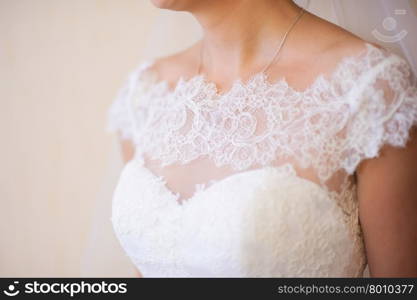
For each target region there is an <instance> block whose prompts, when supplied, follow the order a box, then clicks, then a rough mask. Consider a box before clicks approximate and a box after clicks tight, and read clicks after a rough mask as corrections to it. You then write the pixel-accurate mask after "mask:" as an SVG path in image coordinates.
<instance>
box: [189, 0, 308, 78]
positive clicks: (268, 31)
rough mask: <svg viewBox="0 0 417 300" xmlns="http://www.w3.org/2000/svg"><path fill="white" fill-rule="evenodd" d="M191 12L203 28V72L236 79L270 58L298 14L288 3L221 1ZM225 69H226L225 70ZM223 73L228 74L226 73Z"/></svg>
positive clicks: (276, 0) (285, 0)
mask: <svg viewBox="0 0 417 300" xmlns="http://www.w3.org/2000/svg"><path fill="white" fill-rule="evenodd" d="M210 3H211V5H210V6H205V7H204V8H201V9H198V8H196V10H195V11H192V12H191V13H192V14H193V15H194V16H195V18H196V19H197V20H198V21H199V23H200V24H201V26H202V29H203V33H204V35H203V39H202V45H201V46H202V47H203V72H210V73H211V74H213V75H214V76H216V77H218V75H220V74H221V75H222V76H226V77H233V78H237V77H240V75H241V74H246V73H249V72H251V71H253V66H259V67H261V66H262V65H265V64H267V63H268V62H269V60H270V59H272V57H273V55H274V53H275V52H276V49H277V48H278V45H279V43H280V41H281V38H282V37H283V36H284V34H285V32H286V31H287V30H288V28H289V27H290V25H291V23H292V22H293V21H294V20H295V18H296V17H297V15H298V14H299V13H300V7H298V6H297V5H296V4H294V3H293V2H292V1H291V0H257V1H253V0H240V1H236V0H223V1H213V2H210ZM225 66H227V70H225ZM225 71H226V73H227V74H225Z"/></svg>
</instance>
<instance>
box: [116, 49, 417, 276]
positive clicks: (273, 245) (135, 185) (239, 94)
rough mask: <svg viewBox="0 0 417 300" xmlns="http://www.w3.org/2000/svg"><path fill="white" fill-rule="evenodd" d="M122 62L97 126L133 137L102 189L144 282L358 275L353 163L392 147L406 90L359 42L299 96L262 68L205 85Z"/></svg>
mask: <svg viewBox="0 0 417 300" xmlns="http://www.w3.org/2000/svg"><path fill="white" fill-rule="evenodd" d="M152 64H153V61H151V60H149V61H144V62H141V63H140V65H139V66H138V67H137V68H136V69H134V70H133V71H132V72H131V73H130V74H129V77H128V79H127V81H126V84H125V85H124V86H123V87H122V88H121V89H120V92H119V94H118V96H117V98H116V99H115V101H114V102H113V104H112V105H111V107H110V108H109V115H108V116H109V119H108V122H109V124H108V126H109V127H108V129H109V130H112V131H116V130H119V131H120V132H121V133H122V137H123V138H125V139H130V140H132V141H133V143H134V145H135V156H134V158H133V159H132V160H131V161H129V162H128V163H127V164H126V165H125V166H124V168H123V170H122V172H121V175H120V179H119V182H118V185H117V187H116V189H115V191H114V194H113V209H112V218H111V220H112V223H113V227H114V230H115V233H116V235H117V237H118V239H119V241H120V243H121V245H122V247H123V248H124V250H125V251H126V253H127V255H128V256H129V257H130V258H131V260H132V261H133V263H134V264H135V265H136V266H137V268H138V269H139V270H140V271H141V273H142V274H143V276H144V277H361V276H363V271H364V268H365V267H366V263H367V259H366V255H365V249H364V240H363V236H362V231H361V226H360V222H359V217H358V199H357V195H356V187H357V185H356V180H355V176H354V172H355V170H356V168H357V166H358V164H359V163H360V162H361V161H362V160H364V159H368V158H373V157H376V156H378V154H379V150H380V149H381V147H382V146H383V145H385V144H390V145H392V146H397V147H404V146H405V145H406V142H407V140H408V138H409V131H410V128H411V126H412V125H413V124H416V123H417V88H416V84H415V79H414V77H413V76H412V73H411V71H410V67H409V65H408V63H407V62H406V61H405V60H404V59H402V58H401V57H400V56H398V55H396V54H393V53H391V52H389V51H387V50H385V49H382V48H378V47H376V46H374V45H372V44H369V43H364V50H363V51H361V52H360V53H358V54H357V55H352V56H348V57H345V58H343V59H342V60H341V61H340V62H338V64H337V66H336V68H335V69H333V70H332V72H331V73H330V74H328V75H320V76H318V77H317V78H316V80H315V81H314V83H313V84H311V85H310V86H309V87H308V88H307V89H305V90H303V91H299V90H296V89H294V88H292V87H291V86H290V85H289V84H288V83H287V81H286V80H285V79H280V80H277V81H274V82H269V81H268V80H267V77H266V75H265V74H264V73H258V74H256V75H254V76H253V77H251V79H250V80H248V81H246V82H242V81H240V80H236V81H235V82H234V84H233V86H232V87H231V89H230V90H229V91H226V92H219V91H218V90H217V88H216V85H215V84H214V83H212V82H209V81H208V80H207V79H206V78H205V76H204V75H196V76H193V77H191V78H188V79H184V78H182V77H181V78H180V80H179V81H178V83H177V85H176V86H175V89H174V90H173V89H171V88H170V87H169V84H168V82H166V81H164V80H160V79H158V77H157V76H156V74H155V73H154V72H153V71H152V70H150V66H152Z"/></svg>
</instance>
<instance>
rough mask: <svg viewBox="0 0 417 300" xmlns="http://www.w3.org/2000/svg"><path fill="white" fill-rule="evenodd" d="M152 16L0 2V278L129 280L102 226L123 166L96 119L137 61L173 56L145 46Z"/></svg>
mask: <svg viewBox="0 0 417 300" xmlns="http://www.w3.org/2000/svg"><path fill="white" fill-rule="evenodd" d="M161 13H162V14H163V12H161V11H160V10H158V9H156V8H154V7H153V6H152V5H151V4H150V2H149V1H143V0H123V1H114V0H71V1H68V0H36V1H34V0H0V99H1V100H0V101H1V109H0V131H1V137H2V143H1V145H2V146H1V147H0V165H1V168H2V170H1V172H0V276H2V277H19V276H20V277H30V276H34V277H41V276H51V277H58V276H64V277H66V276H71V277H72V276H134V273H133V271H134V269H133V266H132V265H131V263H130V261H129V260H128V258H127V256H126V255H125V254H124V252H123V251H122V249H121V248H120V246H119V244H118V241H117V240H116V238H115V236H114V235H113V231H112V228H111V223H110V220H109V217H110V203H111V202H110V195H111V192H112V190H113V189H114V187H115V184H116V180H117V175H118V174H117V172H115V170H117V169H118V168H120V167H121V166H122V162H121V156H120V155H119V154H120V153H119V145H118V141H117V138H116V136H115V135H113V134H109V133H108V132H106V130H105V129H106V122H107V120H106V111H107V109H108V107H109V105H110V103H111V102H112V101H113V99H114V97H115V96H116V93H117V90H118V89H119V88H120V86H121V85H122V83H123V81H124V80H125V79H126V76H127V75H128V72H130V71H131V70H132V69H133V68H134V67H136V66H137V65H138V63H139V62H140V61H141V60H142V59H144V58H145V57H147V56H149V55H150V54H152V56H155V55H158V54H161V55H162V54H165V53H166V52H169V51H174V50H176V49H174V48H170V45H165V47H164V48H163V49H155V48H153V49H152V51H151V50H150V49H149V47H146V44H147V43H148V42H149V36H151V35H153V34H155V30H159V29H158V27H157V26H156V27H155V26H153V24H154V23H155V22H157V20H158V17H160V15H161ZM186 19H187V18H186ZM187 20H189V19H187ZM150 28H152V30H150ZM145 41H147V42H145ZM158 51H159V52H158Z"/></svg>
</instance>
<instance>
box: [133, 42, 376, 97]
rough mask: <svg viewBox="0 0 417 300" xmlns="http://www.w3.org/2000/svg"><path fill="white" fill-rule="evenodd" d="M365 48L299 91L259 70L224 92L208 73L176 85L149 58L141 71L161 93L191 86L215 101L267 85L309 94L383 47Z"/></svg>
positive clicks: (178, 82) (286, 81) (344, 59)
mask: <svg viewBox="0 0 417 300" xmlns="http://www.w3.org/2000/svg"><path fill="white" fill-rule="evenodd" d="M363 44H364V49H362V50H361V51H359V52H358V53H355V54H352V55H347V56H344V57H342V58H341V59H340V60H339V61H338V62H337V63H336V64H335V66H334V67H333V69H332V70H331V71H329V72H321V73H319V74H318V75H317V76H316V77H315V79H314V80H313V81H312V83H311V84H309V85H308V86H307V87H306V88H304V89H302V90H300V89H298V88H295V87H294V86H293V85H291V84H289V83H288V80H287V77H286V76H282V77H278V78H277V79H275V80H271V79H270V76H269V75H267V74H266V73H265V72H262V71H261V72H257V73H255V74H252V75H251V76H250V77H248V78H247V79H245V80H244V79H242V78H236V79H234V80H233V81H232V83H231V84H230V87H229V88H228V89H226V90H224V91H222V90H221V89H220V88H219V87H218V85H217V84H216V83H215V82H213V81H212V80H209V79H208V77H207V75H206V74H204V73H202V74H197V75H193V76H190V77H185V76H183V75H181V76H179V77H178V79H177V81H176V82H175V83H174V84H170V82H169V80H167V79H163V78H161V77H160V76H159V75H158V74H157V72H156V71H154V70H152V69H151V67H152V66H154V65H155V63H156V59H147V60H145V61H144V62H142V65H141V68H140V72H141V75H143V76H146V77H147V78H149V79H150V82H148V83H147V84H148V88H151V89H153V88H155V89H157V90H159V92H158V94H159V95H165V96H167V97H170V96H172V95H175V94H177V93H178V92H180V91H182V90H184V89H190V88H191V87H194V88H195V87H199V88H204V89H205V90H206V91H207V93H208V94H210V95H211V96H212V98H211V99H212V100H214V99H215V100H218V99H222V98H223V99H225V98H228V96H229V95H230V94H233V93H234V92H235V91H241V90H242V88H243V89H250V88H251V87H259V86H263V87H265V88H271V87H279V88H283V89H285V90H287V91H290V92H291V94H293V95H297V96H300V95H304V94H310V93H311V92H312V91H314V90H316V89H317V87H318V86H323V85H329V84H331V83H332V82H333V81H334V80H335V78H336V79H339V78H340V76H338V74H340V73H341V72H343V71H344V69H345V67H346V66H347V65H349V64H354V63H355V62H356V61H357V60H358V59H360V58H362V57H367V56H368V55H369V54H370V52H378V51H379V52H380V51H383V49H380V48H378V47H376V46H374V45H373V44H371V43H369V42H363Z"/></svg>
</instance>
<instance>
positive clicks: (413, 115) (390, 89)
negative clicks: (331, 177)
mask: <svg viewBox="0 0 417 300" xmlns="http://www.w3.org/2000/svg"><path fill="white" fill-rule="evenodd" d="M381 51H382V52H381V53H382V54H383V55H382V58H381V59H380V60H379V61H378V62H377V63H376V64H375V65H373V66H371V67H370V68H369V69H368V70H367V72H366V73H365V74H364V75H363V76H361V77H360V78H358V81H357V85H356V89H355V91H354V93H353V94H354V97H352V98H351V100H350V101H351V112H352V114H351V118H350V119H349V121H348V124H347V128H346V140H345V147H344V151H343V153H342V164H343V168H344V169H345V170H346V171H347V172H348V173H349V174H353V173H354V172H355V170H356V169H357V167H358V165H359V164H360V162H361V161H363V160H365V159H368V158H374V157H377V156H379V153H380V150H381V148H382V147H383V146H384V145H391V146H394V147H405V146H406V144H407V141H408V138H409V133H410V129H411V127H412V126H413V125H417V86H416V79H415V76H414V75H413V73H412V71H411V67H410V65H409V64H408V63H407V61H406V60H404V59H403V58H401V57H400V56H398V55H396V54H394V53H390V52H388V50H385V49H383V50H381Z"/></svg>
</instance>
